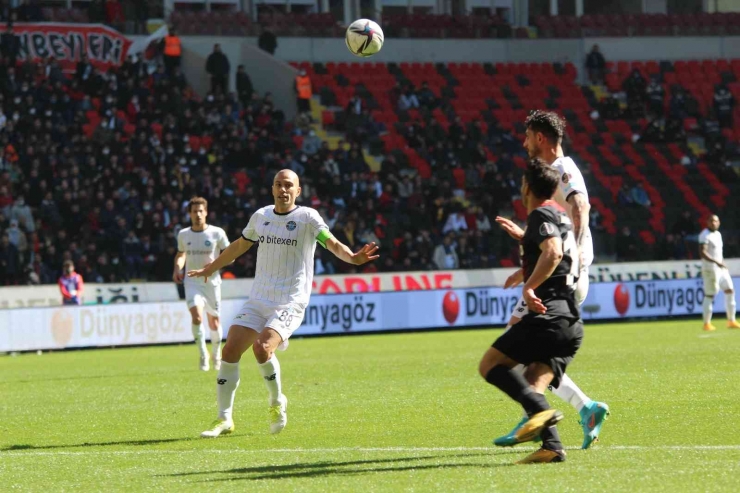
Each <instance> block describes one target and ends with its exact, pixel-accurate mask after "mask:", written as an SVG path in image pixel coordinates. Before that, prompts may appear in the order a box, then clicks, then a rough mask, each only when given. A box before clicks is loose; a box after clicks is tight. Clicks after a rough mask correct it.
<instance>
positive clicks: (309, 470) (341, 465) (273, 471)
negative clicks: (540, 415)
mask: <svg viewBox="0 0 740 493" xmlns="http://www.w3.org/2000/svg"><path fill="white" fill-rule="evenodd" d="M514 452H519V453H521V451H513V450H512V451H506V452H503V453H514ZM492 455H502V453H501V452H498V453H497V454H485V453H474V454H473V453H471V454H453V455H432V456H424V457H398V458H393V459H372V460H355V461H345V462H329V461H324V462H314V463H299V464H283V465H274V466H256V467H240V468H236V469H227V470H222V471H206V472H188V473H178V474H170V475H169V476H176V477H178V476H198V475H207V474H228V475H229V477H226V478H217V479H209V480H203V482H212V481H239V480H249V481H258V480H265V479H289V478H294V479H295V478H312V477H320V476H352V475H361V474H369V473H378V472H399V471H411V470H424V469H449V468H459V467H467V468H483V467H485V468H489V467H501V466H510V465H513V464H482V463H472V462H455V463H449V464H419V465H413V466H411V465H409V466H406V465H404V466H395V467H393V466H392V464H397V463H399V462H401V463H403V462H412V461H425V460H430V459H446V458H449V459H454V458H460V457H465V458H470V457H483V456H486V457H489V456H492ZM385 465H389V466H391V467H384V466H385ZM355 466H360V467H355ZM362 466H372V467H362Z"/></svg>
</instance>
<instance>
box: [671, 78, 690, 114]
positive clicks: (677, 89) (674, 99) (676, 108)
mask: <svg viewBox="0 0 740 493" xmlns="http://www.w3.org/2000/svg"><path fill="white" fill-rule="evenodd" d="M687 99H688V97H687V94H686V92H685V91H684V89H683V88H682V87H681V86H673V89H672V90H671V100H670V102H669V103H668V115H669V116H670V117H671V118H676V119H678V120H683V119H684V118H686V117H687V116H688V111H687V108H686V104H687Z"/></svg>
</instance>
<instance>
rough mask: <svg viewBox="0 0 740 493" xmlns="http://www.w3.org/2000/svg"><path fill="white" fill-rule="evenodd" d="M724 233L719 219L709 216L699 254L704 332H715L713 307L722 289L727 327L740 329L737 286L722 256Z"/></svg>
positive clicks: (701, 235) (700, 238) (702, 235)
mask: <svg viewBox="0 0 740 493" xmlns="http://www.w3.org/2000/svg"><path fill="white" fill-rule="evenodd" d="M722 246H723V245H722V233H720V232H719V217H717V216H715V215H711V216H709V219H708V220H707V227H706V229H704V231H702V232H701V233H700V234H699V247H700V249H701V250H700V251H699V254H700V255H701V259H702V260H701V277H702V278H703V279H704V302H703V305H702V308H703V309H704V310H703V311H704V330H715V327H714V325H712V305H713V304H714V297H715V296H716V294H717V292H718V291H719V290H720V289H721V290H722V291H724V292H725V309H726V310H727V327H728V328H730V329H740V324H739V323H737V321H736V320H735V286H733V284H732V276H730V271H729V270H728V269H727V266H725V264H724V262H725V259H724V256H723V254H722Z"/></svg>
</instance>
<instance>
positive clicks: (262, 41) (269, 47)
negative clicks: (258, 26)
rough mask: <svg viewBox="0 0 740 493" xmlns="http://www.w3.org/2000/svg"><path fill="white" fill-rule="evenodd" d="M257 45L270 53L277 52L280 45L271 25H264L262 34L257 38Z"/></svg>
mask: <svg viewBox="0 0 740 493" xmlns="http://www.w3.org/2000/svg"><path fill="white" fill-rule="evenodd" d="M257 46H259V47H260V49H261V50H263V51H266V52H267V53H269V54H270V55H274V54H275V50H276V49H277V46H278V44H277V37H276V36H275V33H273V32H272V30H271V29H270V26H262V34H260V37H259V38H258V39H257Z"/></svg>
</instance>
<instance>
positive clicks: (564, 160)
mask: <svg viewBox="0 0 740 493" xmlns="http://www.w3.org/2000/svg"><path fill="white" fill-rule="evenodd" d="M552 166H553V167H554V168H556V169H557V170H558V173H559V174H560V182H559V186H558V191H557V192H556V193H555V201H556V202H557V203H558V204H560V206H561V207H563V208H564V209H565V210H566V211H568V215H569V216H570V217H571V218H572V217H573V211H572V210H571V209H572V207H571V206H570V204H569V203H568V198H569V197H570V196H571V195H573V194H574V193H582V194H583V195H584V196H585V197H586V201H588V190H586V181H585V180H584V179H583V175H582V174H581V170H579V169H578V166H576V163H575V162H573V160H572V159H571V158H569V157H567V156H566V157H560V158H557V159H556V160H555V162H554V163H552ZM583 255H584V260H585V266H584V267H587V266H589V265H591V263H592V262H593V260H594V245H593V240H592V239H591V229H590V228H589V227H588V223H586V230H585V231H584V233H583Z"/></svg>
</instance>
